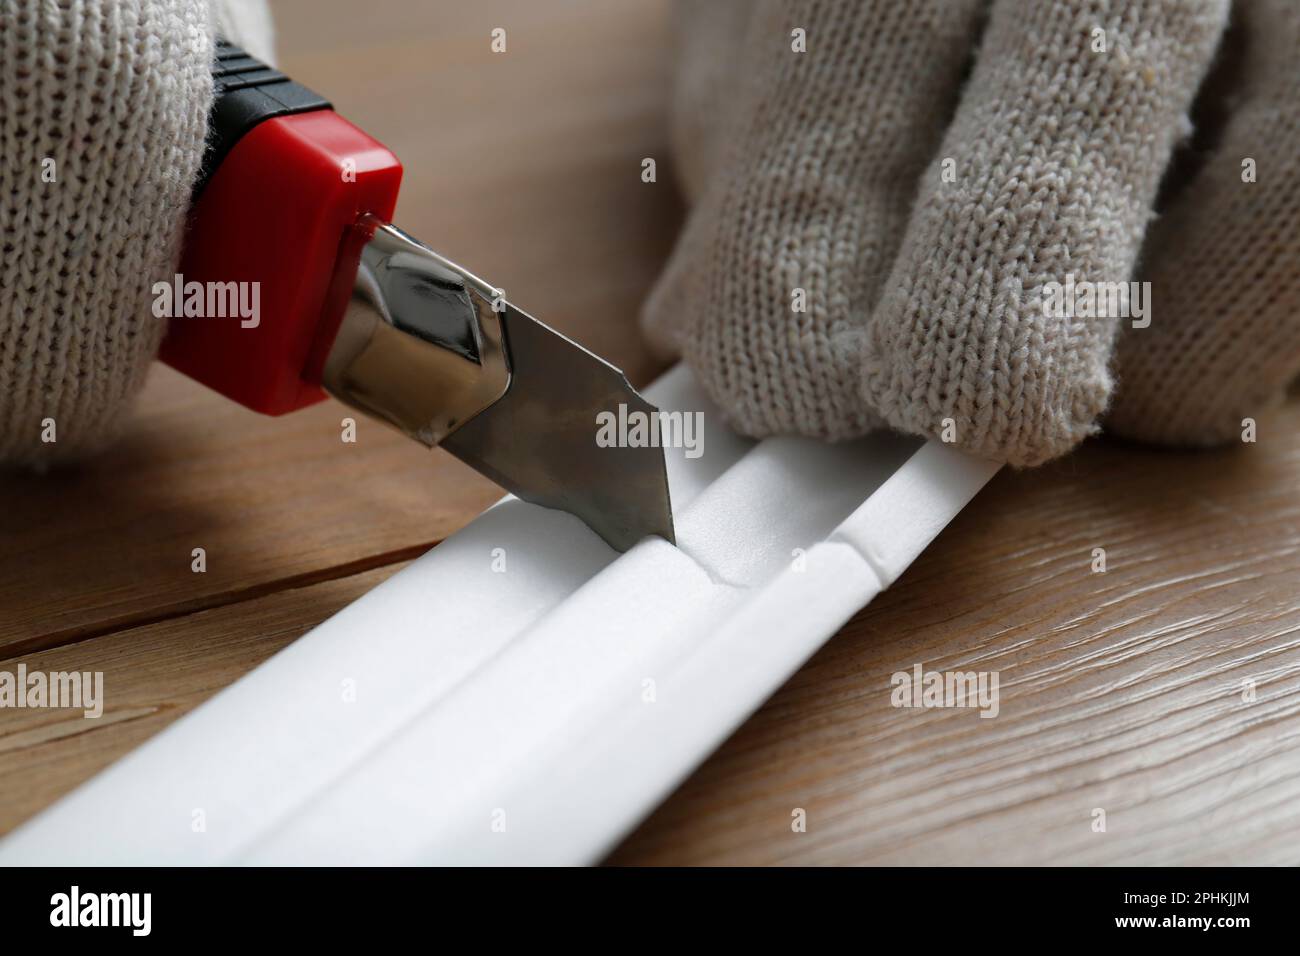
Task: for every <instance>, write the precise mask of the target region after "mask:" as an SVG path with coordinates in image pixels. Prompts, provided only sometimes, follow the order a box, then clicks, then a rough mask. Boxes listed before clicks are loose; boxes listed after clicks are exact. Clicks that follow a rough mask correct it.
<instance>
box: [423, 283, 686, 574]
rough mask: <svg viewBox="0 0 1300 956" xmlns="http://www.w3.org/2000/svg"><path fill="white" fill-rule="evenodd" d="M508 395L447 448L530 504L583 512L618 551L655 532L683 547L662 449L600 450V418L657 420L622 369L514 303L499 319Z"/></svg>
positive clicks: (466, 426)
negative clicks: (675, 525)
mask: <svg viewBox="0 0 1300 956" xmlns="http://www.w3.org/2000/svg"><path fill="white" fill-rule="evenodd" d="M500 316H501V323H502V326H503V329H504V339H505V343H506V348H507V352H508V354H509V362H510V385H509V387H508V388H507V390H506V393H505V395H503V396H502V397H501V398H500V399H498V400H497V401H496V402H495V403H493V404H492V405H490V406H488V407H487V408H485V409H484V410H483V411H481V412H479V413H478V414H477V415H475V416H474V417H473V418H471V419H470V420H469V421H467V422H466V423H465V424H464V425H462V426H460V427H459V428H457V429H456V430H455V431H454V432H452V433H451V434H450V435H448V436H447V437H446V438H444V439H443V441H442V447H443V448H446V449H447V450H448V451H450V452H451V453H452V454H454V455H455V456H456V457H457V458H459V459H460V460H461V461H463V462H465V463H466V464H468V465H469V466H470V467H472V468H475V469H477V470H478V471H481V472H482V473H483V474H485V475H487V476H488V477H489V478H491V479H492V480H493V481H495V482H497V483H498V484H500V485H502V486H503V487H505V488H506V489H508V490H509V491H511V492H513V493H514V494H516V495H518V496H519V497H520V498H523V499H524V500H526V501H532V502H535V503H536V504H539V505H543V506H545V507H548V508H561V509H563V510H564V511H568V512H570V513H572V514H575V515H577V516H578V517H579V518H581V519H582V520H583V521H585V522H586V523H587V525H588V526H590V527H591V529H592V530H593V531H595V532H596V533H597V534H599V535H600V536H601V537H602V538H604V539H605V541H607V542H608V543H609V544H610V545H611V546H613V547H614V548H617V549H618V550H619V551H626V550H627V549H628V548H630V547H632V545H634V544H636V543H637V542H638V541H639V540H641V539H642V538H644V537H646V536H648V535H659V536H660V537H662V538H665V539H667V540H668V541H669V542H673V543H675V538H674V536H673V514H672V505H671V503H670V499H669V494H668V473H667V468H666V466H665V464H664V453H663V449H662V448H661V447H657V446H643V447H601V446H600V445H599V444H597V441H596V436H597V423H598V419H597V416H598V415H599V414H600V413H602V412H610V413H612V414H614V415H616V416H618V415H619V414H620V407H619V406H620V405H621V406H623V409H624V412H625V414H624V420H626V413H631V412H641V413H643V414H645V415H646V416H654V415H658V410H657V409H656V408H655V407H654V406H653V405H651V404H650V403H649V402H647V401H646V400H645V399H643V398H642V397H641V396H640V395H638V394H637V393H636V391H635V390H634V389H633V388H632V386H631V385H630V384H629V383H628V381H627V378H626V377H625V376H624V375H623V373H622V372H621V371H619V370H618V369H617V368H615V367H614V366H612V365H610V364H609V363H608V362H605V361H603V360H602V359H600V358H599V357H597V356H596V355H594V354H592V353H591V352H589V351H587V350H586V349H584V348H583V347H582V346H580V345H578V344H577V343H575V342H573V341H570V340H569V339H567V338H565V337H564V336H563V335H560V334H559V333H558V332H555V331H554V330H552V329H550V328H548V327H547V326H545V325H543V324H542V323H541V322H538V321H537V320H536V319H534V318H533V317H532V316H530V315H528V314H527V313H526V312H523V311H521V310H520V309H518V308H516V307H515V306H513V305H510V304H508V303H505V304H504V310H503V311H502V312H501V313H500Z"/></svg>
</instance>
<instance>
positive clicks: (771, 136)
mask: <svg viewBox="0 0 1300 956" xmlns="http://www.w3.org/2000/svg"><path fill="white" fill-rule="evenodd" d="M985 7H986V4H985V3H984V2H981V0H916V2H909V3H900V2H898V0H798V2H785V0H760V2H757V3H753V2H747V0H707V2H705V0H694V2H681V3H679V5H678V10H677V22H678V26H679V50H678V53H679V59H680V63H679V66H678V70H679V72H678V75H677V86H676V92H675V102H674V129H673V133H674V145H675V148H676V152H677V155H678V160H679V171H680V174H681V179H682V180H683V183H684V186H685V188H686V191H687V193H688V196H689V197H690V198H691V199H693V200H694V208H693V210H692V212H691V215H690V218H689V221H688V223H687V226H686V229H685V232H684V234H683V236H682V237H681V239H680V241H679V243H678V245H677V247H676V249H675V251H674V254H673V256H672V259H671V261H670V263H669V265H668V267H667V269H666V271H665V274H664V275H663V277H662V278H661V280H660V282H659V284H658V286H657V288H656V290H655V292H654V294H653V295H652V297H651V299H650V301H649V302H648V304H647V307H646V310H645V314H644V326H645V329H646V331H647V332H648V334H649V336H650V338H651V340H652V341H653V343H654V344H655V345H656V346H657V347H658V348H660V349H661V350H663V351H665V352H669V353H681V354H684V356H685V358H686V360H687V361H688V362H689V363H690V364H691V365H692V366H694V368H695V370H696V372H697V374H698V375H699V377H700V379H701V380H702V382H703V384H704V386H705V388H706V389H707V390H708V391H709V393H710V394H711V396H712V397H713V398H714V399H715V400H716V401H717V403H718V404H719V405H720V406H721V408H722V409H723V410H724V412H725V414H726V415H727V416H728V417H729V419H730V422H731V423H732V425H733V426H734V427H736V428H737V429H739V430H740V431H742V432H745V433H747V434H750V435H754V436H763V435H769V434H773V433H780V432H799V433H803V434H807V435H813V436H819V437H823V438H830V439H842V438H848V437H852V436H855V435H858V434H861V433H862V432H864V431H867V430H869V429H871V428H873V427H877V426H879V425H880V424H881V423H882V422H883V423H887V424H889V425H892V426H895V427H897V428H899V429H902V430H904V431H908V432H914V433H917V434H921V435H934V436H939V437H941V438H955V440H956V442H957V444H959V445H960V446H962V447H964V448H966V449H968V450H970V451H972V452H975V453H977V454H980V455H984V456H986V457H991V458H995V459H998V460H1002V461H1007V462H1011V463H1012V464H1016V465H1032V464H1036V463H1039V462H1042V461H1044V460H1046V459H1049V458H1052V457H1054V456H1057V455H1060V454H1062V453H1064V452H1066V451H1068V450H1069V449H1070V448H1071V447H1073V446H1074V445H1075V444H1076V443H1077V442H1078V441H1080V440H1081V439H1082V438H1084V437H1085V436H1087V435H1090V434H1092V433H1093V432H1095V431H1096V430H1097V428H1098V420H1099V418H1100V417H1101V416H1102V415H1103V413H1104V412H1106V411H1107V409H1108V402H1110V401H1111V394H1112V390H1113V389H1114V386H1115V385H1116V379H1118V389H1117V393H1116V396H1115V398H1114V400H1113V404H1111V405H1110V407H1109V417H1108V419H1107V422H1108V428H1110V429H1111V430H1113V431H1116V432H1118V433H1121V434H1123V435H1128V436H1133V437H1137V438H1141V439H1145V440H1151V441H1158V442H1171V443H1191V444H1211V443H1217V442H1223V441H1228V440H1232V439H1237V438H1239V436H1240V433H1241V428H1242V419H1243V418H1246V417H1255V416H1258V415H1259V414H1260V412H1262V411H1264V410H1265V409H1266V408H1267V407H1268V406H1269V405H1270V404H1273V403H1275V402H1277V401H1279V400H1280V398H1281V396H1282V395H1283V393H1284V390H1285V387H1286V385H1287V383H1288V382H1289V381H1291V380H1292V379H1293V378H1294V377H1295V376H1296V373H1297V372H1298V371H1300V316H1297V312H1298V311H1300V201H1297V195H1298V194H1297V191H1296V183H1297V182H1298V181H1300V109H1298V107H1297V104H1298V103H1300V59H1298V58H1297V56H1296V54H1297V51H1300V3H1296V2H1295V0H1239V2H1238V3H1237V4H1236V9H1235V11H1234V19H1233V22H1232V26H1231V29H1229V30H1228V31H1227V34H1226V37H1225V38H1224V42H1223V44H1222V45H1221V44H1220V39H1221V35H1223V34H1224V28H1225V22H1226V21H1227V19H1228V12H1229V11H1228V0H1109V2H1108V0H994V2H993V3H992V4H991V10H990V12H989V14H988V17H987V20H985V19H984V17H983V15H982V11H983V10H984V9H985ZM799 30H802V31H803V34H802V42H803V44H804V46H805V49H806V52H797V50H796V48H797V47H798V46H799V45H800V39H801V37H800V34H799V33H797V32H796V31H799ZM1220 46H1222V49H1221V50H1219V55H1218V57H1217V59H1216V49H1219V48H1220ZM972 57H973V60H972ZM1211 67H1213V69H1212V70H1211ZM1207 72H1209V73H1210V74H1211V75H1210V77H1209V80H1208V81H1207V82H1206V83H1205V84H1204V88H1203V89H1202V90H1201V98H1200V100H1199V101H1198V109H1197V111H1196V114H1195V115H1196V116H1197V117H1198V119H1200V120H1201V126H1200V128H1199V129H1197V131H1196V133H1195V135H1194V136H1192V137H1191V138H1190V141H1188V134H1189V133H1190V132H1191V129H1190V125H1189V121H1188V118H1187V117H1188V114H1189V110H1190V109H1191V107H1192V105H1193V97H1194V95H1196V94H1197V90H1198V87H1201V85H1202V80H1203V79H1205V78H1206V75H1207ZM1180 142H1184V143H1185V144H1186V145H1187V146H1188V148H1187V150H1186V153H1187V156H1186V158H1185V159H1180V160H1179V161H1178V162H1176V163H1175V166H1174V168H1173V169H1172V171H1171V175H1170V176H1169V177H1167V181H1166V182H1165V186H1164V189H1163V191H1162V197H1161V210H1160V215H1159V216H1153V211H1152V210H1153V205H1154V204H1155V202H1156V200H1157V188H1158V187H1159V186H1161V182H1162V177H1164V175H1165V173H1166V170H1167V169H1169V167H1170V160H1171V156H1173V155H1174V152H1175V147H1176V146H1178V145H1179V144H1180ZM1252 172H1254V174H1255V176H1256V179H1255V181H1245V180H1248V179H1250V178H1251V175H1250V174H1251V173H1252ZM1071 277H1072V279H1073V282H1074V283H1075V284H1076V285H1075V286H1074V288H1075V289H1081V288H1082V287H1080V286H1078V285H1077V284H1078V283H1102V282H1115V283H1127V282H1128V281H1129V280H1130V279H1136V280H1145V281H1149V282H1150V283H1151V293H1152V298H1151V301H1150V302H1149V303H1145V302H1134V301H1130V303H1129V304H1130V307H1131V306H1133V305H1135V304H1136V305H1142V306H1143V307H1144V308H1145V310H1146V315H1145V316H1141V317H1138V318H1137V324H1138V325H1139V326H1141V325H1142V324H1143V323H1144V322H1147V321H1149V325H1148V326H1147V327H1145V328H1142V327H1134V324H1133V321H1132V320H1131V319H1130V318H1122V319H1117V318H1092V317H1083V315H1086V313H1087V307H1086V300H1085V299H1082V298H1080V297H1076V298H1075V299H1073V300H1072V301H1073V302H1074V304H1075V305H1076V309H1075V310H1074V311H1075V315H1074V316H1073V317H1071V316H1070V315H1069V314H1068V313H1067V314H1064V315H1061V314H1057V313H1058V312H1061V311H1062V310H1061V309H1060V308H1059V306H1060V305H1061V304H1062V300H1061V299H1060V298H1059V296H1058V297H1056V298H1053V293H1054V292H1057V291H1058V290H1057V289H1056V288H1055V287H1052V286H1051V285H1050V283H1053V282H1055V283H1058V284H1059V286H1060V287H1061V288H1063V289H1068V288H1070V286H1069V282H1070V280H1071ZM1045 291H1046V294H1045ZM800 297H802V302H801V301H800ZM1045 299H1046V300H1047V301H1046V302H1045V301H1044V300H1045ZM800 305H802V306H803V311H799V308H798V307H799V306H800ZM1054 306H1055V307H1054ZM1121 326H1122V327H1123V328H1122V337H1120V339H1119V342H1118V348H1117V349H1116V338H1117V333H1119V332H1121ZM1113 351H1116V352H1117V354H1116V355H1114V356H1113V355H1112V352H1113ZM945 426H947V427H945Z"/></svg>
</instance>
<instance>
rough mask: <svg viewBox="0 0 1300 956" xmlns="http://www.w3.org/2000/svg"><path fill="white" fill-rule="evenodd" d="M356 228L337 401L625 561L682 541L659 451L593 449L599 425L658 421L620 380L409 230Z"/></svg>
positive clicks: (330, 374) (336, 353)
mask: <svg viewBox="0 0 1300 956" xmlns="http://www.w3.org/2000/svg"><path fill="white" fill-rule="evenodd" d="M358 228H363V229H366V230H373V235H372V237H371V238H370V239H369V240H368V241H367V242H366V244H365V245H364V247H363V250H362V254H361V261H360V265H359V267H358V269H357V278H356V282H355V284H354V288H353V293H352V298H351V301H350V302H349V305H348V308H347V311H346V312H345V314H344V317H343V320H342V323H341V325H340V327H339V331H338V334H337V336H336V337H335V340H334V344H333V346H332V348H331V350H330V353H329V357H328V358H327V360H326V363H325V367H324V370H323V374H322V384H323V385H324V386H325V388H326V389H327V390H328V391H329V392H330V393H331V394H333V395H334V396H335V397H336V398H338V399H339V400H340V401H343V402H344V403H346V404H348V405H351V406H352V407H354V408H357V409H359V410H360V411H363V412H365V413H367V414H369V415H373V416H375V417H377V418H379V419H381V420H382V421H385V422H387V423H388V424H390V425H392V426H393V427H395V428H397V429H399V430H400V431H402V432H404V433H406V434H407V435H409V436H410V437H412V438H414V439H416V440H417V441H419V442H422V443H423V444H425V445H429V446H430V447H432V446H434V445H443V446H444V447H445V448H446V449H447V450H448V451H450V452H452V453H453V454H454V455H456V456H457V457H458V458H460V459H462V460H463V461H465V462H466V463H467V464H469V465H471V466H472V467H474V468H476V469H478V470H479V471H481V472H483V473H484V474H486V475H488V477H490V478H492V479H493V480H494V481H496V482H498V483H499V484H501V485H503V486H504V487H506V488H507V489H509V490H510V491H512V492H514V493H515V494H516V495H518V496H519V497H521V498H524V499H526V500H529V501H534V502H536V503H538V504H542V505H545V506H547V507H554V508H562V509H564V510H566V511H569V512H571V513H573V514H576V515H577V516H578V517H580V518H582V520H583V521H585V522H586V523H587V524H588V525H589V526H590V527H591V528H592V529H593V530H595V531H596V532H597V533H598V534H599V535H600V536H601V537H603V538H604V539H605V540H606V541H607V542H609V543H610V544H611V545H613V546H614V547H615V548H617V549H619V550H620V551H622V550H626V549H627V548H629V547H631V546H632V545H633V544H635V543H636V542H637V541H638V540H640V539H641V538H642V537H645V536H646V535H649V534H658V535H661V536H662V537H664V538H666V539H667V540H668V541H670V542H671V541H673V540H674V537H673V522H672V508H671V504H670V501H669V494H668V479H667V473H666V468H665V464H664V459H663V450H662V449H661V448H657V447H650V448H648V447H631V448H629V447H621V448H614V449H607V448H598V447H597V444H596V440H595V438H596V415H597V414H598V413H599V412H602V411H606V410H608V411H611V412H614V411H617V410H618V407H619V406H620V405H624V406H626V407H627V408H628V409H631V410H635V411H638V412H641V413H643V414H647V415H657V414H658V411H657V410H656V409H655V408H654V407H653V406H651V405H649V404H648V403H647V402H645V400H644V399H642V398H641V397H640V396H639V395H638V394H637V393H636V392H635V390H633V389H632V387H631V385H629V384H628V382H627V379H626V378H625V377H624V376H623V373H622V372H620V371H619V370H618V369H616V368H614V367H613V366H612V365H609V364H608V363H607V362H605V361H603V360H602V359H600V358H599V357H598V356H596V355H593V354H592V353H590V352H588V351H587V350H586V349H583V348H582V347H581V346H579V345H577V344H576V343H574V342H572V341H570V340H569V339H567V338H565V337H564V336H562V335H560V334H559V333H557V332H555V331H554V330H552V329H550V328H548V327H547V326H545V325H543V324H542V323H540V322H538V321H537V320H536V319H534V318H532V317H531V316H529V315H528V314H527V313H525V312H523V311H521V310H519V309H517V308H516V307H515V306H513V305H511V304H509V303H507V302H505V300H504V298H503V294H502V292H501V290H500V289H497V288H494V287H493V286H490V285H489V284H488V283H486V282H484V281H483V280H482V279H480V278H478V277H477V276H475V275H474V274H473V273H471V272H469V271H467V270H465V269H463V268H461V267H460V266H458V265H456V264H455V263H453V262H451V261H450V260H448V259H446V258H444V257H442V256H440V255H438V254H437V253H436V252H434V251H433V250H432V249H430V248H428V247H427V246H425V245H424V244H423V243H420V242H419V241H417V240H415V239H414V238H412V237H411V236H408V235H406V234H405V233H404V232H402V231H401V230H400V229H397V228H396V227H394V226H392V225H390V224H388V223H384V222H379V221H378V220H373V219H370V220H363V221H362V222H361V223H360V224H359V226H358ZM512 343H513V347H512ZM489 410H490V411H489ZM467 425H468V426H469V427H465V426H467Z"/></svg>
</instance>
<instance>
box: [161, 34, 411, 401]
mask: <svg viewBox="0 0 1300 956" xmlns="http://www.w3.org/2000/svg"><path fill="white" fill-rule="evenodd" d="M214 73H215V79H216V84H217V100H216V103H215V105H214V108H213V114H212V117H213V118H212V121H211V123H210V125H211V126H212V127H213V135H212V140H211V142H210V145H209V149H208V157H207V162H206V164H205V171H204V178H203V180H202V182H201V183H200V186H199V192H198V196H197V199H196V200H195V202H194V205H193V207H192V209H191V212H190V218H189V224H188V229H187V232H186V237H185V249H184V253H183V255H182V257H181V264H180V273H179V275H177V276H166V277H162V279H163V280H164V281H169V282H172V283H173V284H174V291H173V292H172V294H171V295H170V296H169V298H170V299H171V302H172V309H171V316H172V317H171V318H170V320H169V323H168V331H167V336H166V338H165V339H164V341H163V345H162V351H161V353H160V357H161V358H162V360H163V361H164V362H166V363H167V364H168V365H170V366H172V367H173V368H175V369H177V370H179V371H181V372H184V373H185V374H186V375H188V376H190V377H191V378H194V379H197V380H198V381H200V382H202V383H203V384H204V385H207V386H208V387H209V388H212V389H215V390H216V391H218V392H220V393H221V394H223V395H226V396H228V397H229V398H232V399H234V400H235V401H237V402H239V403H240V404H242V405H245V406H247V407H248V408H251V409H253V410H254V411H258V412H263V413H265V414H268V415H282V414H284V413H286V412H291V411H294V410H295V409H298V408H302V407H304V406H307V405H311V404H313V403H315V402H318V401H320V400H321V399H323V398H324V397H325V393H324V391H322V389H321V387H320V374H321V368H322V367H323V365H324V362H325V357H326V355H327V354H328V352H329V348H330V345H331V343H332V342H333V339H334V334H335V332H337V330H338V325H339V322H340V320H341V319H342V316H343V310H344V308H345V307H346V305H347V302H348V297H349V295H350V294H351V291H352V284H353V281H354V278H355V276H356V270H357V262H358V260H359V257H360V253H361V247H362V245H363V244H364V243H365V241H366V240H367V239H368V238H369V235H368V233H367V231H366V230H365V228H364V227H363V226H361V225H359V224H360V223H361V222H362V220H363V217H364V216H366V214H367V213H369V214H372V215H373V216H374V217H377V218H378V219H380V220H382V221H385V222H387V221H389V220H391V219H392V218H393V207H394V206H395V205H396V203H397V190H398V186H399V185H400V183H401V178H402V166H401V163H399V162H398V160H397V157H396V156H394V155H393V154H392V153H391V152H390V151H389V150H388V149H387V148H385V147H384V146H383V144H381V143H379V142H378V141H376V140H374V139H372V138H371V137H370V136H368V135H366V134H365V133H363V132H362V131H361V130H359V129H358V128H357V127H355V126H353V125H352V124H351V123H349V122H348V121H347V120H345V119H344V118H343V117H341V116H339V115H338V114H337V113H335V112H334V111H333V110H332V109H330V108H329V104H328V103H326V102H325V101H324V100H322V99H320V98H319V97H317V96H315V94H312V93H310V91H308V90H306V89H304V88H303V87H301V86H299V85H298V84H296V83H293V82H292V81H290V80H289V79H288V78H287V77H285V76H284V75H283V74H280V73H277V72H276V71H274V70H271V69H270V68H268V67H267V66H266V65H265V64H263V63H261V62H260V61H258V60H256V59H254V58H253V57H250V56H248V55H247V54H245V53H244V52H243V51H242V50H239V49H238V48H236V47H233V46H230V45H229V44H225V43H222V44H220V45H219V47H218V59H217V66H216V69H215V70H214ZM195 283H197V285H195ZM229 283H237V284H243V283H248V285H244V286H242V287H241V286H240V285H236V286H233V287H232V286H229V285H228V284H229ZM254 283H255V284H256V285H253V284H254ZM213 284H216V285H215V290H216V294H215V295H213V294H210V290H213V289H214V285H213ZM241 288H242V290H243V294H244V301H245V302H248V301H256V302H257V304H258V308H257V316H256V324H254V320H253V319H251V318H241V316H240V314H234V315H230V314H225V315H222V314H211V313H212V312H213V311H216V312H226V313H228V312H229V311H230V310H228V309H224V308H218V309H216V310H212V309H209V308H207V307H208V306H210V305H211V304H212V303H214V302H216V303H221V302H223V301H225V302H229V301H230V299H229V294H230V293H231V292H233V291H234V290H237V289H241ZM253 290H256V292H255V294H256V298H255V299H253V298H252V297H253V294H254V291H253ZM196 296H197V297H198V298H195V297H196ZM187 301H190V302H194V303H195V308H194V309H193V310H191V311H195V312H199V313H201V314H197V315H189V314H186V310H185V309H184V305H185V303H186V302H187ZM200 303H201V304H200Z"/></svg>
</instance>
